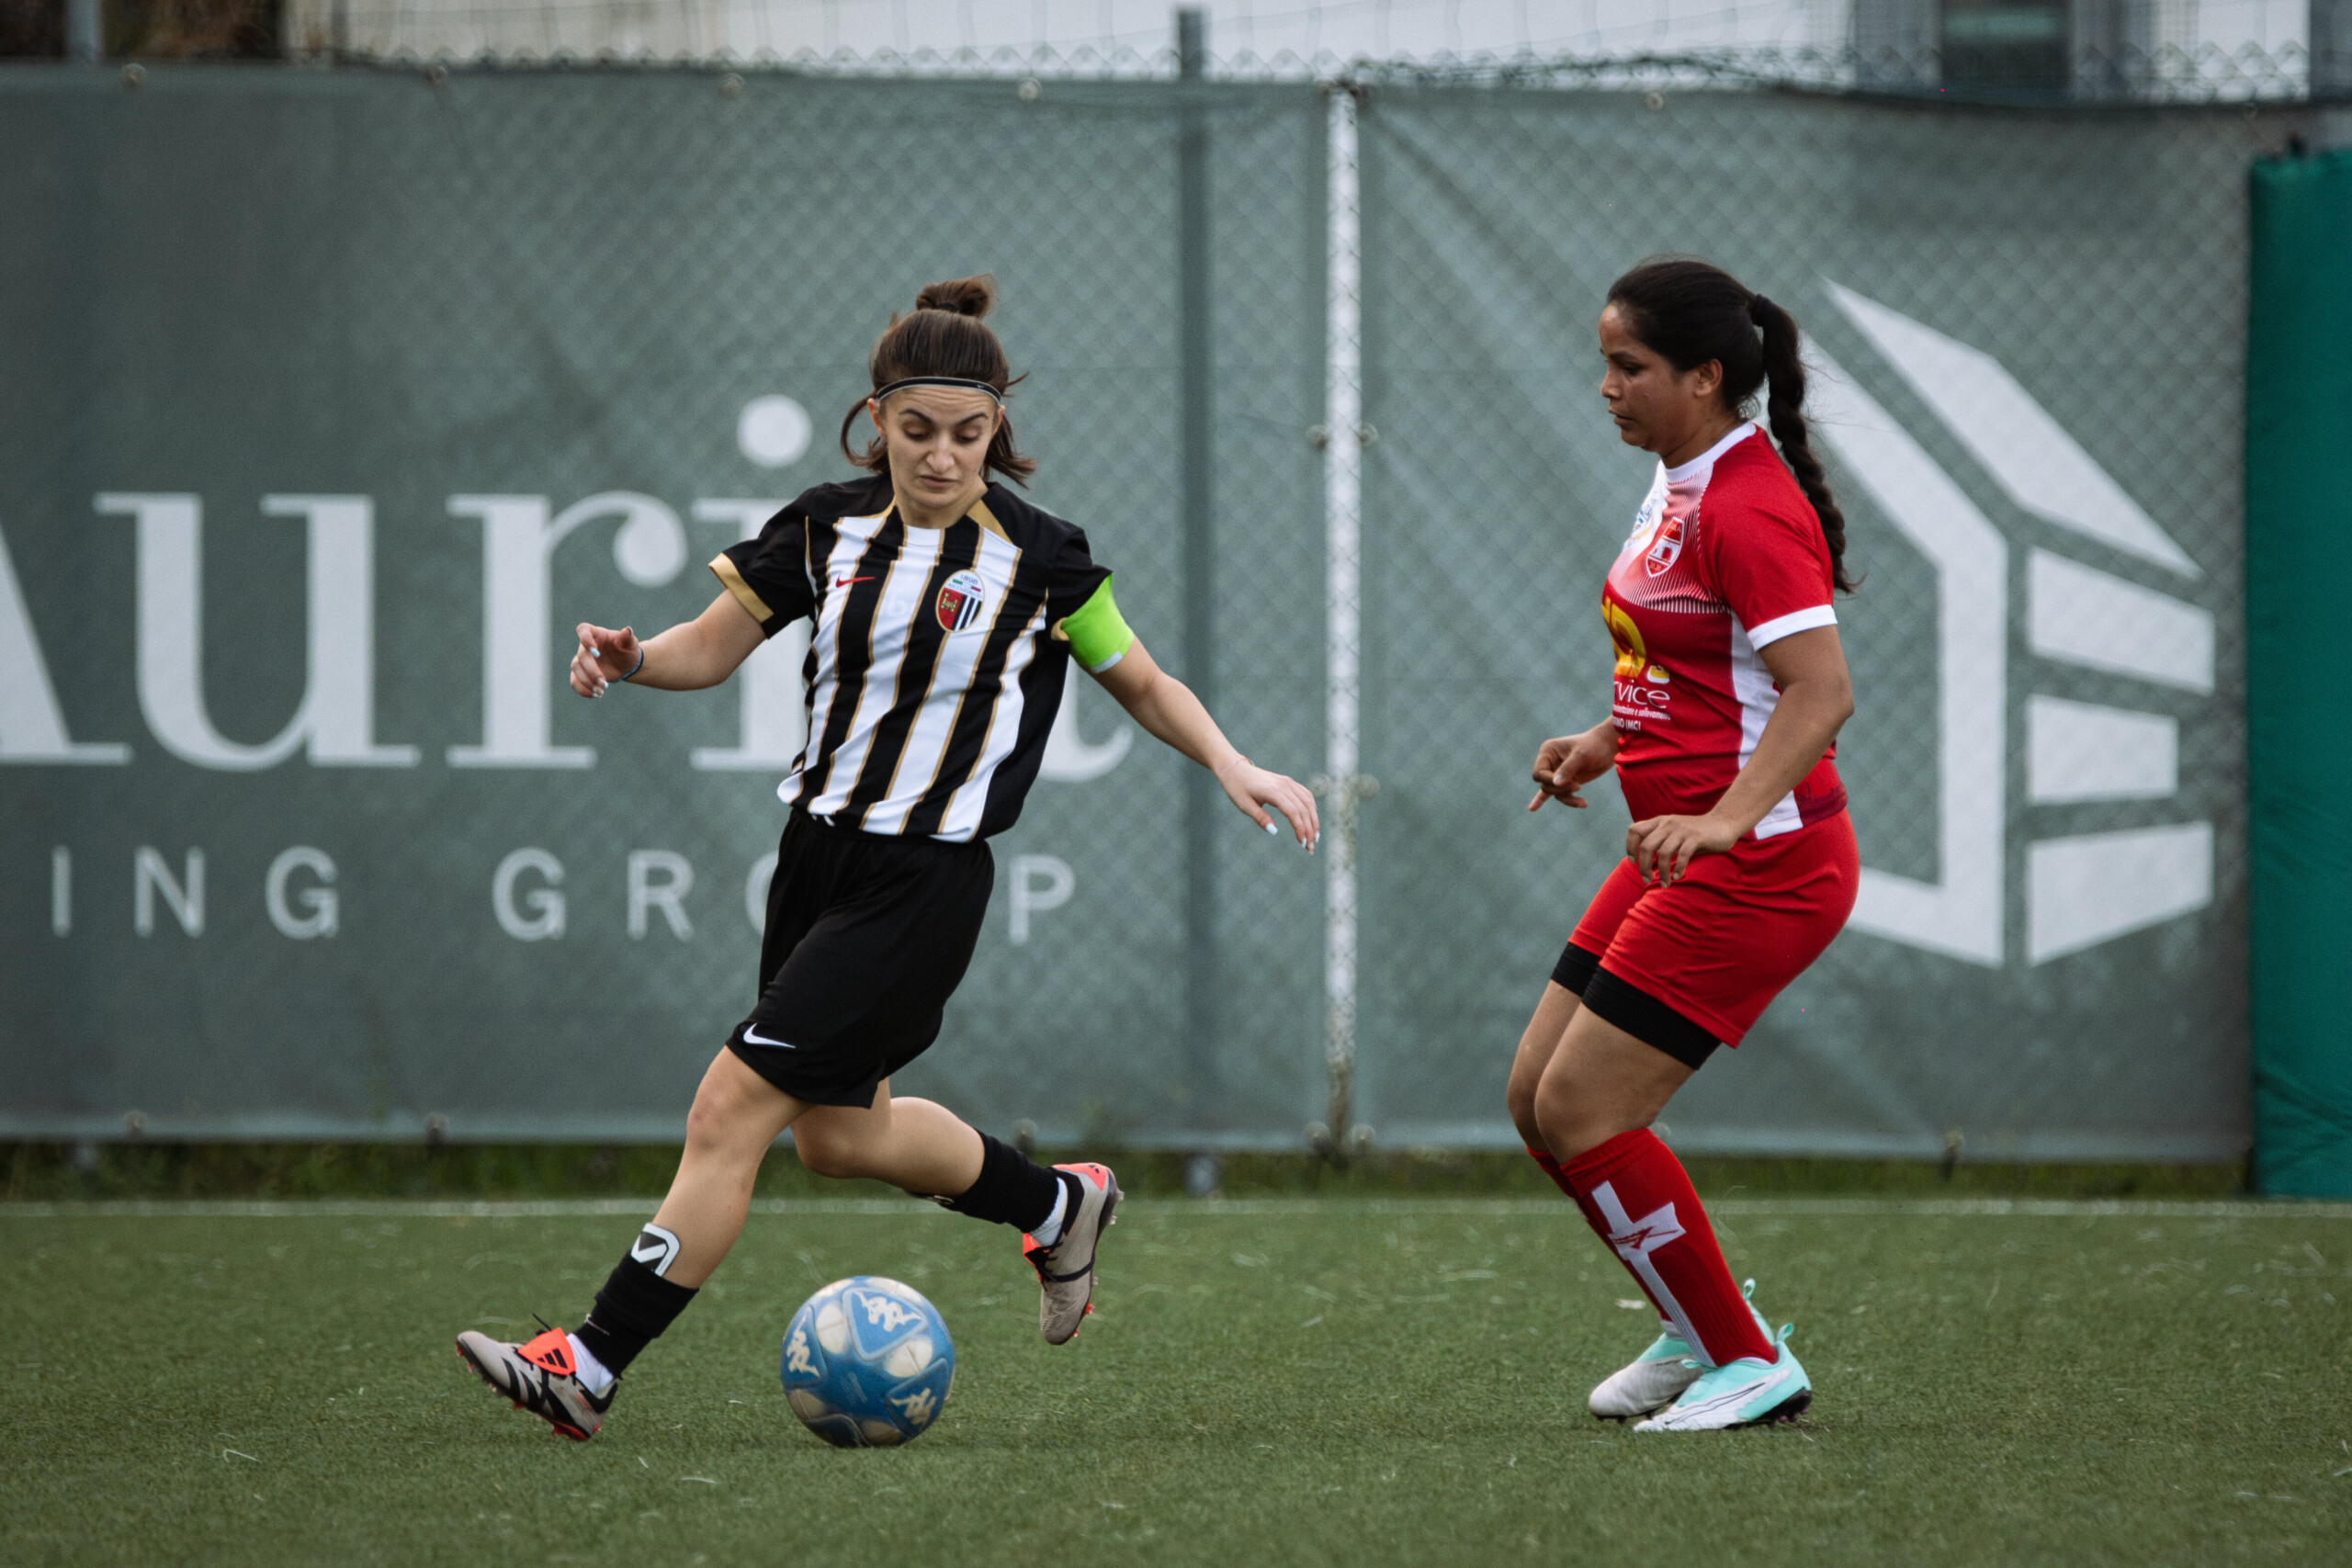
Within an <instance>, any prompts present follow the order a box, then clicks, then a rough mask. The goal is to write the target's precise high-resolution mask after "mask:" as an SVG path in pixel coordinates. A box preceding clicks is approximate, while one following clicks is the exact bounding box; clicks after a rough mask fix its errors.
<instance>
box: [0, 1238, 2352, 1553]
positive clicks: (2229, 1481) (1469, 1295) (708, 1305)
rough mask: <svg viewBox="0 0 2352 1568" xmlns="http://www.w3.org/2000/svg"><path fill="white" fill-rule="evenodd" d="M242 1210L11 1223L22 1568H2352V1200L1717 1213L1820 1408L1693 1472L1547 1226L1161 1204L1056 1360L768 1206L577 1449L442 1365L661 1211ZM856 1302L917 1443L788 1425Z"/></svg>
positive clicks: (1115, 1242)
mask: <svg viewBox="0 0 2352 1568" xmlns="http://www.w3.org/2000/svg"><path fill="white" fill-rule="evenodd" d="M228 1207H230V1206H228V1205H212V1206H209V1207H207V1208H203V1209H198V1210H196V1211H193V1212H190V1211H187V1210H181V1211H178V1212H174V1211H172V1210H171V1209H170V1208H169V1206H164V1205H159V1206H158V1207H157V1210H156V1211H155V1212H153V1213H119V1212H98V1211H93V1210H90V1209H74V1208H71V1207H60V1208H58V1209H56V1210H51V1211H39V1210H29V1209H22V1208H20V1209H17V1210H14V1211H0V1255H5V1256H6V1258H7V1259H8V1266H7V1267H8V1277H7V1284H6V1289H5V1290H0V1353H5V1358H6V1360H5V1365H0V1388H5V1389H6V1402H5V1418H0V1562H7V1563H10V1564H13V1565H17V1568H35V1565H37V1564H51V1563H155V1562H175V1563H178V1562H189V1563H197V1562H206V1563H209V1562H220V1563H240V1564H245V1563H279V1562H285V1563H324V1562H334V1563H337V1564H344V1563H355V1564H365V1563H386V1564H401V1565H402V1568H409V1565H413V1564H418V1563H434V1564H468V1563H499V1564H514V1563H539V1562H550V1563H561V1562H582V1563H599V1564H621V1565H636V1564H644V1565H648V1568H650V1565H654V1564H680V1565H691V1564H695V1563H710V1564H722V1563H737V1562H741V1563H762V1564H767V1563H776V1562H815V1563H825V1564H836V1563H838V1564H844V1565H851V1564H860V1565H862V1564H902V1563H958V1564H960V1563H997V1562H1003V1563H1021V1564H1036V1563H1064V1562H1070V1563H1114V1564H1115V1563H1128V1562H1136V1563H1212V1564H1216V1565H1218V1568H1241V1565H1247V1564H1256V1563H1284V1564H1289V1563H1332V1564H1349V1565H1351V1568H1354V1565H1362V1564H1367V1563H1391V1562H1413V1563H1448V1562H1464V1563H1472V1562H1475V1563H1479V1564H1490V1563H1501V1562H1528V1563H1533V1562H1577V1561H1581V1560H1587V1559H1590V1558H1595V1557H1598V1558H1601V1559H1605V1560H1610V1561H1619V1562H1635V1561H1639V1562H1675V1561H1687V1562H1741V1563H1753V1564H1776V1563H1784V1562H1785V1563H1825V1562H1826V1563H1846V1562H1853V1563H1881V1562H1984V1563H2004V1564H2007V1563H2033V1562H2050V1563H2062V1562H2063V1563H2070V1564H2072V1563H2098V1562H2117V1563H2131V1564H2135V1565H2141V1564H2147V1563H2155V1562H2184V1563H2186V1562H2197V1563H2209V1562H2261V1563H2265V1564H2280V1563H2301V1562H2346V1561H2352V1399H2348V1398H2347V1394H2352V1380H2348V1379H2347V1377H2346V1361H2347V1359H2352V1278H2347V1275H2346V1270H2347V1268H2352V1217H2346V1213H2345V1212H2344V1211H2342V1210H2332V1211H2317V1210H2311V1211H2294V1210H2286V1211H2282V1212H2273V1213H2263V1212H2256V1211H2254V1210H2252V1209H2250V1208H2247V1207H2229V1206H2222V1205H2205V1206H2198V1205H2136V1206H2130V1205H2127V1206H2120V1209H2119V1207H2118V1206H2112V1205H2110V1206H2109V1212H2106V1213H2098V1212H2092V1210H2091V1209H2090V1207H2089V1206H2084V1205H2075V1206H2065V1205H2049V1206H2044V1207H2043V1208H2041V1209H2040V1210H2039V1211H2036V1212H2018V1210H2013V1211H2012V1212H2009V1213H1987V1212H1982V1211H1983V1207H1984V1206H1979V1207H1978V1208H1977V1209H1974V1210H1971V1209H1969V1208H1967V1207H1966V1206H1964V1205H1946V1206H1944V1207H1943V1208H1942V1209H1940V1210H1939V1209H1938V1208H1936V1207H1935V1206H1932V1205H1928V1206H1922V1205H1917V1204H1912V1205H1908V1206H1905V1205H1899V1204H1890V1203H1871V1202H1849V1203H1846V1204H1844V1205H1843V1206H1834V1205H1827V1204H1824V1203H1807V1202H1804V1201H1779V1202H1770V1203H1746V1204H1743V1203H1738V1202H1730V1203H1725V1204H1724V1205H1722V1206H1721V1207H1720V1209H1719V1224H1720V1226H1721V1229H1722V1231H1723V1233H1724V1244H1725V1247H1726V1250H1727V1251H1728V1252H1729V1253H1730V1255H1731V1258H1732V1260H1733V1265H1734V1267H1735V1269H1738V1270H1740V1271H1742V1272H1743V1273H1745V1272H1748V1271H1753V1272H1755V1273H1757V1274H1758V1275H1759V1276H1760V1277H1761V1279H1762V1281H1763V1282H1762V1286H1761V1288H1760V1290H1759V1292H1758V1301H1759V1303H1761V1304H1762V1305H1763V1306H1764V1308H1765V1309H1766V1311H1767V1312H1768V1314H1770V1316H1771V1317H1772V1319H1773V1320H1774V1321H1775V1322H1776V1323H1778V1322H1780V1321H1782V1320H1787V1319H1793V1320H1794V1321H1795V1322H1796V1325H1797V1335H1796V1338H1795V1339H1794V1341H1793V1343H1794V1345H1795V1347H1796V1348H1797V1349H1798V1350H1799V1352H1800V1353H1801V1354H1802V1356H1803V1358H1804V1361H1805V1364H1806V1366H1807V1368H1808V1369H1809V1370H1810V1371H1812V1373H1813V1375H1814V1379H1815V1386H1816V1390H1817V1396H1816V1403H1815V1408H1814V1414H1813V1415H1812V1416H1810V1417H1808V1418H1807V1419H1806V1420H1805V1421H1804V1422H1802V1423H1800V1424H1798V1425H1795V1426H1792V1427H1782V1428H1778V1429H1773V1430H1769V1431H1755V1432H1741V1433H1729V1434H1711V1435H1703V1436H1681V1437H1664V1438H1659V1437H1642V1436H1635V1435H1634V1434H1633V1433H1631V1432H1628V1431H1624V1430H1622V1429H1620V1428H1618V1427H1605V1426H1601V1425H1600V1424H1598V1423H1595V1422H1594V1421H1592V1420H1591V1419H1590V1418H1589V1417H1588V1416H1586V1415H1585V1414H1584V1410H1583V1401H1584V1394H1585V1391H1586V1390H1587V1388H1588V1387H1589V1385H1590V1384H1591V1383H1592V1382H1594V1381H1595V1380H1596V1379H1597V1378H1599V1377H1600V1376H1601V1375H1602V1374H1604V1373H1605V1372H1607V1371H1610V1370H1611V1369H1612V1368H1614V1367H1615V1366H1616V1365H1618V1364H1619V1363H1620V1362H1621V1361H1623V1359H1625V1358H1626V1357H1627V1356H1628V1355H1630V1354H1631V1353H1632V1352H1633V1351H1634V1350H1635V1349H1637V1348H1640V1346H1641V1345H1642V1344H1643V1343H1644V1342H1645V1341H1646V1340H1647V1338H1648V1337H1649V1335H1650V1333H1651V1331H1652V1330H1651V1324H1652V1320H1651V1319H1650V1318H1648V1317H1647V1316H1646V1315H1645V1314H1644V1313H1642V1312H1639V1311H1635V1310H1629V1309H1628V1308H1627V1306H1626V1305H1624V1304H1623V1303H1625V1302H1626V1301H1628V1300H1629V1299H1630V1298H1632V1297H1633V1296H1634V1291H1633V1289H1632V1288H1631V1286H1630V1284H1629V1282H1628V1281H1627V1280H1626V1279H1625V1277H1624V1275H1623V1273H1622V1272H1621V1271H1620V1270H1619V1269H1617V1267H1616V1266H1615V1264H1614V1262H1613V1260H1611V1259H1610V1258H1608V1257H1607V1256H1606V1255H1605V1254H1604V1253H1603V1252H1602V1251H1601V1249H1600V1247H1599V1246H1598V1245H1597V1244H1596V1243H1595V1242H1594V1241H1593V1239H1592V1237H1591V1236H1590V1235H1589V1234H1587V1232H1586V1231H1585V1229H1584V1227H1583V1225H1582V1224H1580V1223H1579V1222H1578V1221H1577V1217H1576V1215H1575V1214H1574V1213H1573V1212H1572V1211H1571V1210H1570V1209H1569V1208H1568V1206H1567V1205H1566V1203H1565V1202H1557V1203H1544V1202H1525V1201H1388V1202H1380V1201H1363V1200H1319V1201H1276V1202H1263V1203H1248V1202H1241V1203H1226V1204H1219V1205H1205V1204H1199V1203H1186V1202H1182V1201H1160V1202H1152V1201H1135V1202H1131V1203H1130V1205H1129V1206H1128V1207H1127V1208H1126V1209H1125V1211H1124V1212H1123V1214H1122V1217H1121V1223H1120V1224H1119V1226H1118V1227H1117V1229H1116V1230H1115V1231H1114V1232H1113V1233H1111V1235H1110V1238H1109V1240H1108V1242H1107V1244H1106V1247H1105V1251H1104V1257H1103V1274H1104V1278H1103V1286H1102V1289H1101V1292H1100V1294H1099V1297H1098V1301H1099V1304H1100V1309H1101V1310H1100V1312H1099V1313H1098V1314H1097V1315H1096V1316H1095V1317H1094V1318H1093V1319H1092V1320H1091V1322H1090V1324H1089V1325H1088V1326H1087V1328H1086V1330H1085V1332H1084V1333H1083V1334H1082V1335H1080V1337H1079V1339H1078V1340H1077V1341H1076V1343H1074V1344H1073V1345H1071V1346H1069V1347H1068V1348H1061V1349H1052V1348H1047V1347H1046V1345H1044V1344H1043V1343H1042V1342H1041V1341H1040V1340H1039V1339H1038V1337H1037V1334H1036V1327H1035V1318H1036V1295H1035V1284H1034V1281H1033V1280H1031V1278H1030V1277H1029V1275H1028V1272H1027V1270H1026V1269H1025V1268H1024V1267H1023V1264H1022V1262H1021V1260H1020V1258H1019V1256H1018V1252H1017V1244H1016V1242H1015V1241H1014V1239H1013V1237H1012V1234H1011V1233H1010V1232H1008V1231H1004V1230H1001V1229H999V1228H996V1227H992V1226H984V1225H978V1224H970V1223H968V1222H966V1221H961V1220H958V1219H956V1218H955V1217H953V1216H950V1215H946V1214H943V1213H937V1212H934V1211H931V1210H928V1209H926V1208H923V1207H922V1206H919V1205H914V1204H901V1203H895V1202H893V1203H874V1204H866V1205H863V1206H861V1205H858V1204H854V1203H837V1204H832V1205H821V1204H819V1205H811V1204H786V1205H771V1206H770V1208H769V1210H768V1212H763V1213H758V1214H755V1215H754V1216H753V1218H752V1223H751V1225H750V1228H749V1229H748V1231H747V1232H746V1233H745V1235H744V1238H743V1242H742V1245H741V1247H740V1248H739V1249H738V1250H737V1252H736V1254H735V1256H734V1257H733V1258H731V1259H730V1260H729V1263H728V1265H727V1267H726V1268H725V1269H723V1270H721V1272H720V1273H719V1275H718V1279H717V1280H715V1281H714V1282H713V1283H712V1285H711V1286H710V1288H709V1289H708V1290H707V1291H706V1292H705V1294H704V1299H703V1300H702V1301H701V1302H699V1303H697V1304H696V1305H695V1308H694V1309H693V1310H692V1311H691V1312H690V1313H688V1314H686V1316H685V1317H684V1318H683V1319H682V1320H681V1321H680V1323H679V1325H678V1327H677V1328H676V1329H675V1330H674V1331H673V1333H672V1334H671V1335H670V1336H669V1337H667V1338H666V1339H664V1340H662V1342H661V1343H660V1344H658V1345H657V1346H655V1347H654V1348H653V1349H651V1350H650V1352H648V1354H647V1355H646V1357H645V1358H644V1359H642V1360H641V1361H639V1364H638V1368H637V1370H636V1371H634V1372H632V1373H631V1375H630V1377H629V1380H628V1386H627V1388H626V1390H625V1391H624V1393H623V1395H622V1397H621V1399H620V1401H619V1403H618V1404H617V1405H616V1407H615V1411H614V1415H613V1416H612V1418H611V1421H610V1423H609V1424H608V1425H607V1426H606V1427H605V1432H604V1435H603V1436H601V1437H599V1438H597V1439H596V1440H595V1441H594V1442H593V1443H589V1444H585V1445H579V1444H572V1443H568V1442H564V1441H561V1440H560V1439H557V1438H552V1437H550V1436H548V1435H547V1433H546V1432H545V1429H544V1428H543V1427H540V1426H539V1424H538V1423H537V1422H536V1421H534V1420H532V1419H530V1418H528V1417H526V1416H520V1415H517V1414H516V1413H515V1412H514V1411H512V1410H510V1409H508V1408H507V1406H506V1404H504V1402H503V1401H501V1400H498V1399H497V1398H496V1397H495V1396H493V1395H492V1393H490V1392H489V1391H488V1390H487V1389H485V1388H483V1387H482V1386H481V1384H479V1383H478V1382H475V1381H474V1380H473V1379H472V1378H471V1377H470V1376H469V1374H467V1373H466V1372H465V1371H463V1370H462V1369H461V1368H460V1366H459V1363H458V1359H457V1358H456V1357H455V1355H454V1354H453V1353H452V1351H451V1348H450V1338H451V1337H452V1336H453V1335H454V1334H455V1333H456V1331H457V1330H458V1329H460V1328H464V1327H467V1326H469V1325H482V1326H487V1327H490V1328H492V1329H501V1330H505V1331H507V1332H508V1334H509V1335H511V1336H512V1337H524V1334H525V1332H526V1330H528V1329H529V1328H530V1314H532V1313H533V1312H535V1311H537V1312H540V1313H544V1314H547V1315H548V1317H550V1318H552V1319H554V1320H556V1321H559V1322H564V1323H573V1322H576V1321H577V1318H578V1314H579V1313H580V1311H581V1309H582V1306H583V1305H584V1304H585V1303H586V1301H587V1299H588V1297H589V1295H590V1294H591V1293H592V1292H594V1288H595V1286H596V1284H597V1283H598V1282H599V1281H600V1280H602V1278H603V1276H604V1273H605V1269H607V1268H608V1267H609V1265H610V1264H611V1262H612V1261H613V1260H614V1259H615V1258H617V1257H618V1256H619V1254H620V1252H621V1249H622V1248H623V1247H624V1246H625V1245H626V1244H627V1242H628V1236H629V1234H630V1231H631V1226H632V1221H631V1220H630V1219H629V1218H628V1217H627V1216H628V1213H645V1212H647V1211H648V1209H649V1208H650V1206H649V1205H620V1206H617V1207H618V1208H619V1209H620V1210H621V1212H619V1213H605V1214H594V1213H581V1212H579V1211H578V1209H577V1208H574V1209H572V1210H570V1211H567V1212H562V1213H552V1214H528V1213H515V1207H514V1206H508V1207H507V1208H505V1209H503V1210H500V1211H497V1212H486V1213H483V1212H478V1213H451V1212H448V1211H450V1210H452V1209H455V1208H458V1207H460V1206H459V1205H444V1206H443V1207H442V1209H441V1210H440V1211H437V1212H436V1211H434V1210H432V1209H430V1208H428V1207H427V1206H424V1205H408V1206H402V1205H398V1204H385V1205H347V1206H345V1208H346V1211H347V1212H342V1213H322V1212H319V1211H317V1210H311V1211H300V1210H296V1211H293V1212H286V1211H278V1212H272V1213H243V1214H230V1213H223V1212H222V1211H223V1210H224V1209H226V1208H228ZM2023 1207H2024V1206H2019V1208H2020V1209H2022V1208H2023ZM779 1208H780V1209H781V1210H782V1211H783V1212H775V1211H776V1210H777V1209H779ZM851 1273H882V1274H889V1275H894V1276H896V1277H898V1278H899V1279H902V1280H908V1281H909V1282H910V1283H912V1284H914V1285H916V1286H917V1287H918V1288H920V1289H922V1291H923V1292H926V1293H927V1294H929V1295H930V1296H931V1297H932V1299H933V1301H934V1302H936V1303H938V1304H939V1306H940V1308H941V1310H942V1311H943V1312H944V1314H945V1315H946V1318H947V1321H948V1324H949V1325H950V1326H951V1328H952V1330H953V1331H954V1333H955V1335H956V1350H957V1377H956V1389H955V1393H954V1396H953V1398H952V1399H951V1400H950V1401H949V1403H948V1404H947V1407H946V1410H945V1413H944V1415H943V1416H942V1417H941V1418H940V1421H939V1424H938V1425H937V1426H936V1427H933V1429H932V1431H931V1432H930V1433H929V1434H928V1435H927V1436H925V1437H924V1438H922V1440H921V1441H919V1442H917V1443H915V1444H913V1445H912V1446H911V1447H909V1448H906V1449H901V1450H866V1451H854V1452H841V1451H836V1450H831V1449H828V1448H825V1447H823V1446H822V1445H820V1443H818V1441H817V1440H816V1439H815V1438H811V1437H809V1435H808V1434H807V1433H805V1432H804V1431H802V1430H801V1429H800V1427H798V1425H797V1423H795V1422H794V1421H793V1420H792V1418H791V1416H790V1415H789V1413H788V1411H787V1410H786V1406H785V1403H784V1399H783V1395H782V1392H781V1390H780V1389H779V1387H778V1386H777V1382H776V1367H775V1363H776V1343H777V1339H778V1337H779V1336H780V1334H781V1332H782V1329H783V1326H784V1324H785V1322H786V1318H787V1317H788V1315H789V1314H790V1313H791V1312H792V1310H793V1308H794V1307H795V1306H796V1305H797V1303H799V1302H800V1301H801V1299H802V1298H803V1297H805V1296H806V1295H807V1294H808V1293H809V1291H810V1290H812V1289H813V1288H815V1287H816V1286H818V1285H820V1284H821V1283H823V1282H825V1281H827V1280H832V1279H835V1278H837V1277H840V1276H842V1275H845V1274H851ZM1669 1553H1670V1554H1673V1555H1671V1556H1669V1555H1668V1554H1669Z"/></svg>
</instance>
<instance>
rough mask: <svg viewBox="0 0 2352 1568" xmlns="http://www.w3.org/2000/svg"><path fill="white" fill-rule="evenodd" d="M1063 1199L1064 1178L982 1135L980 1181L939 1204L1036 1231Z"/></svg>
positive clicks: (958, 1211) (1013, 1149) (963, 1212)
mask: <svg viewBox="0 0 2352 1568" xmlns="http://www.w3.org/2000/svg"><path fill="white" fill-rule="evenodd" d="M1060 1195H1061V1178H1060V1177H1059V1176H1058V1175H1057V1174H1056V1173H1055V1172H1054V1171H1052V1170H1051V1169H1048V1168H1046V1167H1045V1166H1042V1165H1039V1164H1038V1163H1037V1162H1036V1161H1035V1160H1033V1159H1031V1158H1029V1157H1028V1156H1026V1155H1023V1153H1022V1152H1021V1151H1020V1150H1018V1149H1016V1148H1014V1147H1012V1145H1010V1144H1002V1143H999V1142H998V1141H997V1140H996V1139H994V1138H991V1137H989V1135H988V1134H986V1133H982V1134H980V1179H978V1181H975V1182H973V1183H972V1186H971V1190H968V1191H967V1192H963V1193H960V1194H958V1195H957V1196H956V1197H952V1198H951V1197H947V1196H944V1195H942V1196H941V1197H940V1199H939V1201H940V1203H941V1204H943V1205H944V1206H945V1207H947V1208H950V1209H953V1210H955V1211H956V1213H959V1214H969V1215H971V1216H972V1218H974V1219H976V1220H989V1221H993V1222H994V1223H995V1224H1001V1225H1013V1226H1016V1227H1018V1228H1019V1229H1021V1230H1023V1231H1033V1230H1035V1229H1036V1228H1037V1227H1038V1226H1039V1225H1042V1224H1045V1223H1046V1215H1047V1214H1050V1213H1053V1212H1054V1200H1055V1199H1056V1198H1057V1197H1059V1196H1060Z"/></svg>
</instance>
